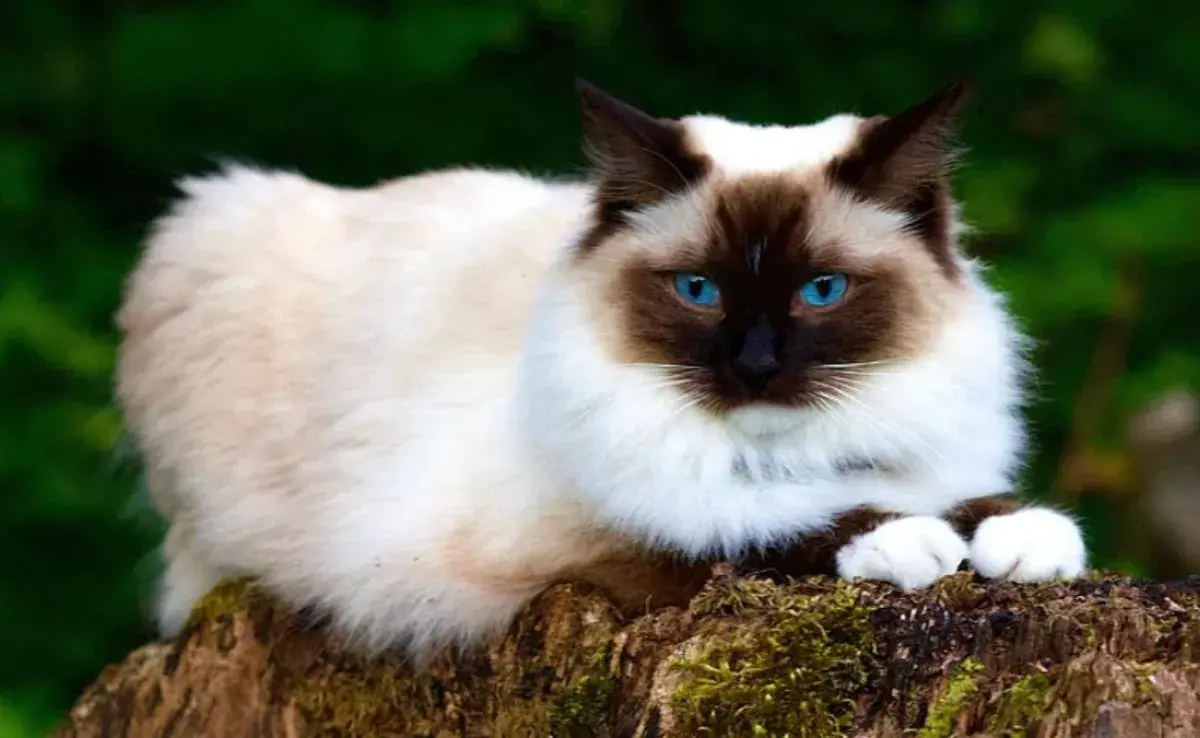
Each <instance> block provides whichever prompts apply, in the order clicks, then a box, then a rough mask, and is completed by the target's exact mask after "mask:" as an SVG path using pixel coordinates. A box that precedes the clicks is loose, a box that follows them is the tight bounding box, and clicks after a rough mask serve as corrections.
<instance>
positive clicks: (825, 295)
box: [800, 274, 847, 307]
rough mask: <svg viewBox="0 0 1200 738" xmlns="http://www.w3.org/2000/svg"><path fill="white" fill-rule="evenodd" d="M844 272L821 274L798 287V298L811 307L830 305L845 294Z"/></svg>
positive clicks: (845, 281)
mask: <svg viewBox="0 0 1200 738" xmlns="http://www.w3.org/2000/svg"><path fill="white" fill-rule="evenodd" d="M846 286H847V280H846V275H845V274H822V275H821V276H819V277H817V278H816V279H813V280H811V281H809V282H807V283H805V285H804V286H803V287H801V288H800V299H802V300H804V301H805V302H807V303H808V304H809V305H812V306H813V307H825V306H826V305H832V304H833V303H835V302H837V301H838V300H840V299H842V297H843V296H844V295H845V294H846Z"/></svg>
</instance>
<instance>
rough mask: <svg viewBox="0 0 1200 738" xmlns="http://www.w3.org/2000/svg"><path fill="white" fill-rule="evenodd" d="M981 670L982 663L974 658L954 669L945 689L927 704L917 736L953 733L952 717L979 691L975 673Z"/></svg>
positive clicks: (934, 737)
mask: <svg viewBox="0 0 1200 738" xmlns="http://www.w3.org/2000/svg"><path fill="white" fill-rule="evenodd" d="M982 670H983V664H981V663H979V660H978V659H976V658H968V659H965V660H963V661H962V663H960V664H959V665H958V666H957V667H956V668H955V669H954V672H953V673H952V674H951V675H950V681H949V682H948V683H947V684H946V689H945V690H944V691H943V692H942V694H941V695H940V696H939V697H938V698H937V700H935V701H934V702H933V704H931V705H930V706H929V712H928V713H927V716H926V718H925V725H924V726H923V727H922V728H921V730H920V731H919V732H918V733H917V738H949V736H952V735H954V718H955V717H956V716H957V715H958V713H959V712H961V711H962V709H963V706H965V705H966V704H967V700H969V699H970V698H971V696H972V695H974V694H975V693H976V692H978V691H979V680H978V677H977V676H976V675H977V674H978V673H979V672H980V671H982Z"/></svg>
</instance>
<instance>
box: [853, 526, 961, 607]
mask: <svg viewBox="0 0 1200 738" xmlns="http://www.w3.org/2000/svg"><path fill="white" fill-rule="evenodd" d="M965 558H967V542H966V541H964V540H963V539H962V537H961V536H959V535H958V533H956V532H955V530H954V528H952V527H951V526H950V524H949V523H947V522H946V521H944V520H941V519H940V518H933V517H908V518H900V519H899V520H893V521H891V522H888V523H884V524H883V525H881V526H879V527H878V528H876V529H875V530H873V531H871V532H869V533H864V534H862V535H860V536H858V537H857V538H855V539H853V540H852V541H850V543H848V544H847V545H845V546H843V547H842V549H841V550H840V551H838V554H837V569H838V575H839V576H840V577H842V578H843V579H878V580H882V581H886V582H891V583H892V584H895V585H896V586H898V587H900V588H901V589H904V590H914V589H922V588H924V587H928V586H929V585H931V584H933V583H934V582H935V581H937V580H938V579H940V578H942V577H944V576H946V575H947V574H953V573H954V572H955V571H957V570H958V565H959V564H960V563H962V561H963V559H965Z"/></svg>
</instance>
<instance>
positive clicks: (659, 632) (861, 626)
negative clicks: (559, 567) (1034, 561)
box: [60, 573, 1200, 738]
mask: <svg viewBox="0 0 1200 738" xmlns="http://www.w3.org/2000/svg"><path fill="white" fill-rule="evenodd" d="M1197 585H1200V579H1195V578H1194V579H1193V580H1189V581H1188V582H1181V583H1176V584H1138V583H1134V582H1131V581H1129V580H1126V579H1120V578H1105V579H1100V578H1094V579H1089V580H1084V581H1079V582H1074V583H1071V584H1055V585H1039V586H1017V585H1007V584H1004V585H995V584H993V585H981V584H978V583H976V582H974V581H973V580H972V578H971V575H970V574H966V573H964V574H959V575H956V576H953V577H949V578H947V579H946V580H943V581H942V582H941V583H939V584H938V585H937V586H935V587H934V588H933V589H932V590H930V591H928V592H924V593H920V594H913V595H906V594H901V593H899V592H898V591H896V590H895V589H893V588H892V587H890V586H887V585H883V584H872V583H862V584H847V583H844V582H841V583H839V582H834V581H832V580H828V579H819V578H814V579H807V580H802V581H799V582H794V583H792V584H789V585H787V586H780V585H775V584H771V583H768V582H765V581H760V580H751V579H740V578H736V577H734V576H732V575H729V574H727V573H724V574H718V576H717V577H716V578H715V579H714V580H713V582H712V583H711V584H710V585H709V587H708V588H707V589H705V590H704V592H702V593H701V595H700V596H699V597H697V598H696V600H695V601H694V602H693V603H692V605H691V606H690V607H689V608H687V609H680V608H668V609H663V610H659V611H656V612H652V613H649V614H646V615H644V616H642V617H640V618H637V619H633V620H627V619H622V618H621V617H620V616H619V615H618V613H617V611H616V610H615V609H614V607H613V606H612V605H611V604H610V603H609V601H608V600H607V599H605V598H604V597H603V596H601V595H600V594H598V593H597V592H595V591H592V590H588V589H587V588H584V587H579V586H566V585H564V586H558V587H555V588H553V589H551V590H549V591H547V592H546V593H545V594H544V595H543V596H542V597H540V598H539V599H538V601H537V602H535V603H534V604H533V605H532V606H531V607H530V608H528V609H527V610H526V612H525V613H524V614H522V616H521V617H520V618H519V619H518V621H517V622H516V623H514V625H513V627H512V628H511V629H510V630H509V632H508V633H507V635H505V636H504V637H503V638H497V639H495V640H494V641H493V642H492V643H490V644H489V645H488V647H486V648H483V649H480V650H479V651H477V652H475V653H470V654H463V655H459V656H458V657H452V656H447V657H446V658H444V659H443V660H441V661H438V662H437V663H435V664H434V665H433V666H432V668H431V669H430V670H429V671H428V672H427V673H425V674H424V675H423V676H419V677H418V676H413V674H412V673H411V671H410V670H409V669H408V668H407V667H406V666H405V665H404V664H403V663H402V662H401V660H400V659H399V658H397V657H395V656H387V655H385V656H383V657H378V658H374V659H364V658H362V657H360V656H357V655H355V654H354V653H353V652H352V651H349V650H347V649H346V647H345V644H344V643H343V642H342V641H341V640H340V639H339V638H337V637H334V636H332V635H330V634H329V633H328V632H327V631H326V630H325V629H324V627H323V626H322V625H320V624H314V623H305V622H304V621H303V620H302V619H301V618H299V617H295V616H289V615H287V614H285V613H284V612H283V611H281V610H280V609H279V608H277V607H275V606H273V605H272V603H271V602H270V601H269V600H268V599H266V598H264V597H262V596H260V595H256V594H255V593H254V592H253V590H252V589H250V588H249V587H248V586H247V585H245V584H239V585H227V586H225V587H222V588H220V589H218V590H217V591H216V592H214V593H213V594H212V595H210V596H209V598H208V599H207V600H205V602H204V603H203V604H202V606H201V607H200V608H199V609H198V611H197V613H196V616H195V617H194V618H193V623H192V624H191V625H190V627H189V628H188V629H187V631H186V632H185V633H184V634H183V635H182V636H181V637H179V638H178V639H176V640H175V641H174V642H170V643H154V644H151V645H147V646H145V647H144V648H141V649H139V650H137V651H135V652H134V653H132V654H131V655H130V656H129V657H128V658H127V659H126V660H125V661H124V662H123V663H121V664H118V665H114V666H111V667H109V668H108V669H107V670H105V671H104V672H103V673H102V674H101V675H100V676H99V677H98V678H97V680H96V681H95V683H94V684H93V685H92V686H91V687H90V688H89V689H88V690H87V691H86V692H85V693H84V694H83V695H82V696H81V697H80V699H79V701H78V703H77V704H76V705H75V707H74V708H73V709H72V711H71V712H70V715H69V717H68V719H67V720H66V722H65V725H64V727H63V728H62V730H61V733H60V735H62V736H64V738H66V737H68V736H69V737H71V738H93V737H99V736H131V737H143V736H145V737H149V736H222V737H228V738H237V737H239V736H276V735H278V736H309V735H331V736H437V737H438V738H441V737H443V736H497V737H503V736H551V735H552V736H629V737H632V736H641V737H642V738H651V737H652V736H658V737H659V738H667V737H668V736H695V735H730V736H741V735H747V736H754V735H789V736H792V737H793V738H800V737H813V738H815V737H818V736H819V737H821V738H825V737H827V736H854V737H856V738H868V737H870V738H880V737H884V736H887V737H894V738H900V736H915V737H916V738H940V737H943V736H997V737H1000V736H1005V737H1007V736H1030V737H1033V736H1038V737H1047V738H1049V737H1054V738H1067V737H1068V736H1088V737H1089V738H1126V737H1137V738H1142V737H1150V738H1153V737H1158V736H1163V737H1166V736H1170V737H1172V738H1184V737H1189V738H1190V737H1193V736H1200V614H1198V613H1200V592H1198V586H1197Z"/></svg>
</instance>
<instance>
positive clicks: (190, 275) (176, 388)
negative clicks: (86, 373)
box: [117, 166, 587, 510]
mask: <svg viewBox="0 0 1200 738" xmlns="http://www.w3.org/2000/svg"><path fill="white" fill-rule="evenodd" d="M181 189H182V191H183V197H182V198H181V199H180V200H179V201H178V202H177V203H176V205H175V206H174V207H173V208H172V210H171V211H170V212H169V213H168V214H167V215H165V216H164V217H163V218H162V219H160V220H159V221H158V222H157V223H156V225H155V227H154V228H153V230H152V231H151V233H150V235H149V237H148V239H147V242H146V246H145V250H144V253H143V254H142V257H141V259H140V261H139V262H138V264H137V266H136V268H135V269H134V271H133V272H132V274H131V275H130V277H129V280H128V282H127V284H126V290H125V296H124V300H123V303H122V305H121V308H120V310H119V313H118V324H119V327H120V329H121V331H122V333H123V336H122V343H121V349H120V358H119V366H118V372H117V385H118V387H117V389H118V396H119V398H120V401H121V404H122V409H123V411H124V413H125V418H126V423H127V425H128V427H129V428H130V430H131V431H132V432H133V434H134V435H135V437H136V438H137V439H138V441H139V442H140V443H141V445H142V447H143V449H142V450H143V452H144V454H145V456H146V459H147V462H148V468H149V471H150V473H151V475H152V479H151V486H152V488H154V487H156V488H157V489H155V490H154V491H155V495H156V497H157V498H158V501H159V504H160V506H163V507H165V508H167V509H168V510H169V509H170V508H172V507H174V506H175V505H174V503H173V501H172V499H171V498H172V497H174V496H175V493H174V492H172V490H173V489H175V488H177V487H179V486H180V483H181V482H183V486H186V487H192V488H195V487H203V488H205V489H207V490H211V489H213V488H218V487H219V488H228V489H233V488H237V489H240V490H243V491H253V490H269V489H280V488H284V487H301V486H304V485H303V484H302V483H301V480H298V479H296V474H297V473H298V470H299V469H300V468H301V467H302V466H303V460H304V459H305V458H306V457H311V456H312V455H320V454H321V453H322V449H327V448H328V446H329V444H330V443H333V442H337V443H349V444H351V445H352V444H353V442H354V441H355V439H357V438H359V437H360V436H366V435H369V434H371V433H374V432H377V431H378V430H380V429H383V428H387V429H389V432H392V433H396V432H401V431H396V430H394V428H395V427H396V426H403V425H405V417H404V414H405V413H408V414H409V415H410V416H413V417H415V416H416V415H418V414H421V413H422V412H423V411H426V410H429V409H431V408H427V407H422V406H421V404H422V403H425V405H428V403H429V402H430V401H431V399H430V398H435V397H436V396H437V395H438V393H439V392H440V391H441V390H440V385H441V384H445V383H446V382H447V381H448V380H447V378H448V377H453V375H455V373H456V372H457V373H458V374H463V373H466V374H469V375H471V376H472V377H475V380H474V381H471V382H465V383H464V382H459V383H458V384H459V387H458V389H457V390H456V392H457V393H458V394H457V395H456V397H461V398H462V401H463V402H464V403H466V402H469V401H470V400H472V399H476V398H472V397H470V396H469V395H470V388H471V387H472V386H473V387H475V388H476V392H477V393H478V394H487V393H494V392H495V391H496V390H497V389H498V384H499V383H500V382H503V381H506V380H505V379H503V376H505V375H507V374H508V373H509V367H510V366H511V365H513V364H515V362H516V360H517V355H518V353H519V351H520V345H521V340H522V336H523V334H524V331H525V325H526V323H527V322H528V318H529V312H530V310H531V309H532V303H533V300H534V298H535V292H536V288H537V284H538V282H539V281H540V279H541V277H542V275H543V274H544V272H545V270H546V269H547V268H549V266H550V265H551V264H552V263H553V261H554V259H555V257H556V254H557V253H558V251H559V249H561V248H562V247H563V245H564V241H565V240H566V239H568V238H569V236H570V232H571V229H573V228H574V227H575V224H576V223H578V222H579V221H580V220H581V219H582V218H583V215H584V211H585V209H586V202H587V193H586V191H585V190H584V188H583V187H582V186H579V185H568V184H554V183H549V182H546V181H542V180H538V179H534V178H531V177H526V176H523V175H520V174H516V173H508V172H496V171H486V170H447V171H440V172H432V173H427V174H421V175H415V176H410V177H405V178H401V179H397V180H393V181H390V182H386V183H383V184H380V185H377V186H375V187H371V188H365V189H348V188H339V187H333V186H329V185H326V184H322V183H319V182H315V181H313V180H311V179H308V178H306V177H303V176H301V175H298V174H293V173H288V172H272V171H263V170H258V169H253V168H248V167H240V166H239V167H231V168H227V169H225V170H223V171H221V172H220V173H217V174H215V175H211V176H207V177H203V178H193V179H188V180H185V181H184V182H183V183H182V185H181ZM480 377H482V379H480ZM447 391H448V390H447ZM364 418H366V420H364ZM362 440H363V442H364V443H370V442H371V440H372V439H370V438H365V437H364V438H363V439H362ZM155 475H157V476H158V479H157V484H156V480H155V479H153V477H154V476H155ZM214 475H216V476H218V477H220V478H219V479H218V478H214ZM189 480H190V481H189ZM205 494H208V493H207V492H206V493H205ZM251 496H252V497H253V495H251ZM245 504H247V505H252V500H249V499H247V500H245Z"/></svg>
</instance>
